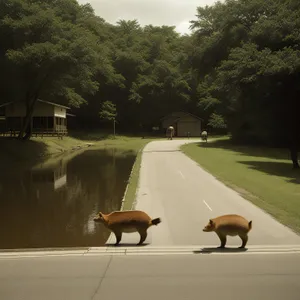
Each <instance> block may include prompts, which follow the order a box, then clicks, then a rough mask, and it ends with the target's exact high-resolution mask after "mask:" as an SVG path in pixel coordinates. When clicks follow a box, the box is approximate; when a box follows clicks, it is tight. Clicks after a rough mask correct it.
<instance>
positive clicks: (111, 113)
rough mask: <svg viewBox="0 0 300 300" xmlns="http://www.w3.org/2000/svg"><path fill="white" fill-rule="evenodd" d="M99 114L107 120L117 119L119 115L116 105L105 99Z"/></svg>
mask: <svg viewBox="0 0 300 300" xmlns="http://www.w3.org/2000/svg"><path fill="white" fill-rule="evenodd" d="M99 115H100V118H101V119H103V120H105V121H113V120H115V119H116V116H117V111H116V106H115V105H114V104H113V103H112V102H110V101H104V102H103V103H102V107H101V111H100V113H99Z"/></svg>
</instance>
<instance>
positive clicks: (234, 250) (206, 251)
mask: <svg viewBox="0 0 300 300" xmlns="http://www.w3.org/2000/svg"><path fill="white" fill-rule="evenodd" d="M247 250H248V248H243V249H242V248H217V247H216V248H202V249H200V250H195V251H193V253H194V254H210V253H217V252H219V253H239V252H246V251H247Z"/></svg>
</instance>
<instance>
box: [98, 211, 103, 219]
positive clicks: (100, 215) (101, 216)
mask: <svg viewBox="0 0 300 300" xmlns="http://www.w3.org/2000/svg"><path fill="white" fill-rule="evenodd" d="M98 216H99V218H101V219H103V214H102V212H101V211H99V213H98Z"/></svg>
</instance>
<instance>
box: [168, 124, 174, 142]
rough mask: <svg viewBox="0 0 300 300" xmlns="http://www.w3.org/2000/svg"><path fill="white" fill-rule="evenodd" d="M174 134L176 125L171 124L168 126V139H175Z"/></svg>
mask: <svg viewBox="0 0 300 300" xmlns="http://www.w3.org/2000/svg"><path fill="white" fill-rule="evenodd" d="M173 135H174V127H173V126H172V125H171V126H169V127H168V128H167V137H168V140H173Z"/></svg>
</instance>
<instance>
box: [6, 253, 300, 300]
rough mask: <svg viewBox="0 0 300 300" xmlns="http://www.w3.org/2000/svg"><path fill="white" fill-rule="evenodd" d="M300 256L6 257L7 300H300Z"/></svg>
mask: <svg viewBox="0 0 300 300" xmlns="http://www.w3.org/2000/svg"><path fill="white" fill-rule="evenodd" d="M299 282H300V254H299V253H298V254H253V255H251V254H213V255H209V254H208V255H204V254H198V255H197V254H195V255H161V256H160V255H159V256H151V255H150V256H148V255H143V256H124V255H121V256H110V255H108V256H103V255H96V256H93V255H91V256H89V255H88V256H75V257H72V256H62V257H47V256H46V257H39V258H20V257H17V258H5V259H1V258H0V299H3V300H70V299H72V300H102V299H105V300H117V299H131V300H140V299H143V300H153V299H159V300H160V299H172V300H183V299H184V300H196V299H209V300H219V299H222V300H235V299H243V300H253V299H256V300H282V299H288V300H299V295H300V284H299Z"/></svg>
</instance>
